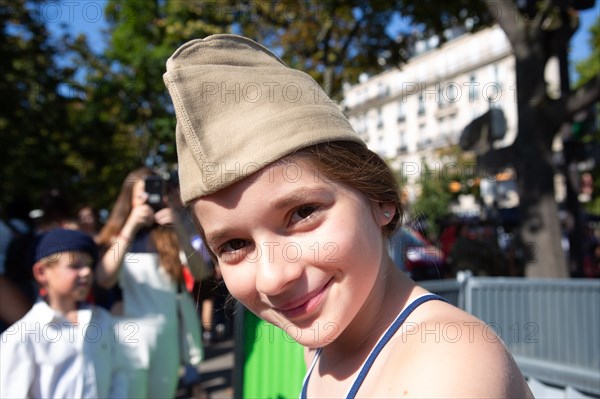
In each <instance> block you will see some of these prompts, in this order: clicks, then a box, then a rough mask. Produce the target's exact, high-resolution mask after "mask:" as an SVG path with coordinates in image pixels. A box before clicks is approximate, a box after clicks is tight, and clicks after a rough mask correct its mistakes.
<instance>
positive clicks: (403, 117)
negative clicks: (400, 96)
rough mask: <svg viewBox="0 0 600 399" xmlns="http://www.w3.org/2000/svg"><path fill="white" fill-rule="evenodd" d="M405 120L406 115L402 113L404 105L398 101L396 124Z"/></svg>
mask: <svg viewBox="0 0 600 399" xmlns="http://www.w3.org/2000/svg"><path fill="white" fill-rule="evenodd" d="M405 120H406V114H405V113H404V103H403V102H402V100H400V101H398V123H400V122H404V121H405Z"/></svg>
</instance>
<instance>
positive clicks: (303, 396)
mask: <svg viewBox="0 0 600 399" xmlns="http://www.w3.org/2000/svg"><path fill="white" fill-rule="evenodd" d="M322 350H323V348H319V349H317V353H315V357H313V360H312V362H311V363H310V367H309V368H308V370H306V375H305V376H304V381H302V392H300V399H306V387H307V385H308V379H309V378H310V375H311V374H312V371H313V369H314V368H315V364H317V360H318V359H319V356H321V351H322Z"/></svg>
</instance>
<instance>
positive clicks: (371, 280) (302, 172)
mask: <svg viewBox="0 0 600 399" xmlns="http://www.w3.org/2000/svg"><path fill="white" fill-rule="evenodd" d="M393 209H394V207H393V204H386V205H382V206H380V205H373V204H371V203H370V201H369V200H368V199H367V198H366V197H365V196H364V195H362V194H361V193H360V192H358V191H355V190H354V189H352V188H349V187H347V186H345V185H342V184H339V183H335V182H332V181H329V180H327V179H326V178H324V177H323V176H319V175H318V173H316V171H315V170H314V169H313V168H311V167H310V166H309V165H308V164H307V163H305V162H302V161H299V162H291V163H287V164H285V163H281V162H280V163H276V164H275V165H272V166H269V167H266V168H263V169H261V170H260V171H259V172H257V173H256V174H254V175H252V176H250V177H248V178H246V179H244V180H242V181H240V182H237V183H235V184H233V185H231V186H229V187H226V188H225V189H223V190H221V191H218V192H217V193H215V194H211V195H209V196H205V197H202V198H200V199H198V200H197V201H196V202H195V203H194V205H193V211H194V213H195V216H196V217H197V218H198V221H199V222H200V224H201V226H202V228H203V229H204V232H205V234H206V241H207V243H208V245H210V247H211V249H212V250H213V251H214V252H215V254H216V255H217V257H218V261H219V266H220V268H221V272H222V274H223V278H224V280H225V283H226V285H227V288H228V289H229V291H230V292H231V294H232V295H233V296H234V297H235V298H237V299H238V300H239V301H240V302H242V303H243V304H244V305H245V306H246V307H247V308H248V309H250V310H251V311H252V312H254V313H255V314H256V315H258V316H259V317H261V318H262V319H264V320H266V321H268V322H271V323H273V324H275V325H277V326H279V327H280V328H282V329H283V330H285V331H286V332H287V333H288V334H289V335H290V336H291V337H292V338H294V339H295V340H296V341H298V342H300V343H301V344H302V345H304V346H308V347H319V346H323V344H325V343H329V342H332V341H333V340H335V339H336V338H337V337H338V336H339V335H340V334H341V332H342V331H344V329H345V328H346V327H347V326H348V325H349V324H350V322H351V321H352V320H353V319H354V318H355V317H356V316H357V314H359V312H360V311H361V310H364V309H365V308H367V306H365V305H366V304H367V302H368V301H369V300H370V298H371V295H372V290H373V288H374V285H375V281H376V278H377V276H378V273H379V271H380V268H381V267H382V264H383V261H382V259H383V253H384V250H383V242H384V240H383V235H382V232H381V227H382V226H383V225H385V224H386V223H388V219H387V218H385V216H384V211H386V210H387V211H390V212H393Z"/></svg>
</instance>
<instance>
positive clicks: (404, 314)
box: [300, 294, 447, 399]
mask: <svg viewBox="0 0 600 399" xmlns="http://www.w3.org/2000/svg"><path fill="white" fill-rule="evenodd" d="M431 300H439V301H444V302H447V301H446V299H444V298H442V297H441V296H439V295H435V294H425V295H421V296H420V297H417V298H415V299H414V300H413V301H412V302H411V303H410V304H408V306H406V307H405V308H404V309H402V311H401V312H400V314H399V315H398V316H397V317H396V319H395V320H394V322H393V323H392V324H391V325H390V326H389V327H388V328H387V330H386V331H385V332H384V334H383V335H382V336H381V338H379V341H377V344H376V345H375V347H374V348H373V349H372V350H371V353H369V356H367V359H366V360H365V362H364V363H363V365H362V366H361V369H360V371H359V373H358V375H357V376H356V379H355V380H354V382H353V383H352V386H351V387H350V390H349V391H348V394H347V395H346V398H348V399H350V398H354V397H356V394H357V393H358V390H359V388H360V387H361V385H362V383H363V381H364V380H365V378H366V376H367V374H368V373H369V370H370V369H371V367H372V366H373V363H375V359H377V356H379V353H380V352H381V351H382V349H383V348H384V347H385V345H386V344H387V343H388V342H389V341H390V340H391V339H392V337H393V336H394V334H396V332H397V331H398V330H399V329H400V327H401V326H402V324H403V323H404V321H405V320H406V319H407V318H408V316H409V315H410V314H411V313H412V312H413V311H414V310H415V309H416V308H418V307H419V306H420V305H422V304H424V303H425V302H428V301H431ZM322 349H323V348H319V349H317V353H316V354H315V357H314V358H313V361H312V363H311V365H310V367H309V368H308V370H307V372H306V376H305V377H304V381H303V382H302V391H301V393H300V399H306V390H307V387H308V380H309V379H310V376H311V374H312V371H313V369H314V367H315V364H316V363H317V360H318V358H319V356H320V355H321V351H322Z"/></svg>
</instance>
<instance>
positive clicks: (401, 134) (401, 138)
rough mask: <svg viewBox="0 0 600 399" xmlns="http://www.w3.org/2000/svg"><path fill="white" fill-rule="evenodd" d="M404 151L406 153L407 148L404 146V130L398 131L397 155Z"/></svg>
mask: <svg viewBox="0 0 600 399" xmlns="http://www.w3.org/2000/svg"><path fill="white" fill-rule="evenodd" d="M406 151H407V146H406V137H405V132H404V129H400V130H399V131H398V150H397V154H403V153H405V152H406Z"/></svg>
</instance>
